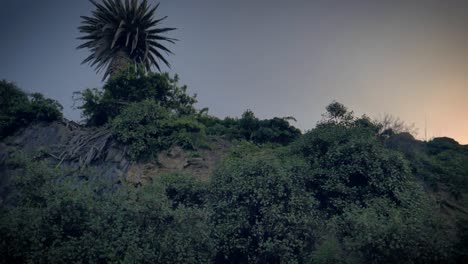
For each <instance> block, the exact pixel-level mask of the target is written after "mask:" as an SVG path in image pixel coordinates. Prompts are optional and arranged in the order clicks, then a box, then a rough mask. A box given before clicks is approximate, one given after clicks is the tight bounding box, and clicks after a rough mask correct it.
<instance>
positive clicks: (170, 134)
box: [112, 99, 204, 160]
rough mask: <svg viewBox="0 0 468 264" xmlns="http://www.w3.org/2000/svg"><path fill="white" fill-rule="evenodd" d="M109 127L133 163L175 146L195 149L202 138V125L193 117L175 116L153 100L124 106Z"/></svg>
mask: <svg viewBox="0 0 468 264" xmlns="http://www.w3.org/2000/svg"><path fill="white" fill-rule="evenodd" d="M112 126H113V131H114V134H115V135H116V137H117V140H119V141H120V142H122V143H124V144H127V145H128V146H129V153H130V156H131V158H132V159H134V160H137V159H144V158H151V157H153V156H154V155H155V154H157V153H158V152H159V151H160V150H163V149H167V148H169V147H170V146H172V145H174V144H178V145H181V146H182V147H184V148H186V149H196V148H197V147H198V146H199V145H200V144H202V141H203V139H204V126H203V125H202V124H200V123H198V122H197V121H196V120H195V118H191V117H189V116H185V117H178V116H177V115H176V114H174V113H173V112H170V111H169V110H168V109H167V108H164V107H162V106H161V105H160V104H159V103H158V102H156V101H155V100H152V99H148V100H144V101H142V102H138V103H132V104H130V105H129V106H127V107H126V108H125V109H124V110H123V111H122V113H121V114H120V115H118V116H117V117H116V118H115V119H114V120H113V122H112Z"/></svg>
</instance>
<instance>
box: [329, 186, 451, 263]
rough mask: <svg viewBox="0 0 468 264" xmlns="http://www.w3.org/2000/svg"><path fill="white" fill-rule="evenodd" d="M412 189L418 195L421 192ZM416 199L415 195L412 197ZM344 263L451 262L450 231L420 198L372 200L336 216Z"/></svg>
mask: <svg viewBox="0 0 468 264" xmlns="http://www.w3.org/2000/svg"><path fill="white" fill-rule="evenodd" d="M414 191H416V192H417V193H419V194H422V193H421V191H418V189H417V188H416V189H415V190H414ZM414 198H416V197H414ZM337 225H338V230H339V231H338V233H339V236H340V237H341V241H342V247H343V248H344V250H345V251H346V252H347V263H382V264H385V263H389V264H390V263H451V261H452V260H453V246H454V242H455V238H454V233H453V231H450V230H448V229H447V228H448V226H447V225H446V224H445V223H444V221H443V220H442V219H440V218H439V217H438V216H436V215H434V214H433V211H432V206H430V205H429V204H428V202H427V201H424V200H423V199H422V197H420V198H419V199H417V198H416V199H415V200H413V201H412V203H411V204H409V205H408V206H396V205H395V204H394V203H392V202H390V201H388V200H387V199H382V198H380V199H376V200H373V201H372V202H370V204H369V206H368V207H365V208H364V207H359V206H351V207H349V208H347V209H346V211H345V213H343V214H342V215H340V216H338V217H337Z"/></svg>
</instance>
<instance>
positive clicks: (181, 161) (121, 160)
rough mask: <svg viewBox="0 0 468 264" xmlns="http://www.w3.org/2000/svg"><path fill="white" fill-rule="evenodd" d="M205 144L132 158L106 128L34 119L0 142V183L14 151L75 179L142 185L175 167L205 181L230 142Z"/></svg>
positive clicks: (8, 171) (6, 178) (5, 176)
mask: <svg viewBox="0 0 468 264" xmlns="http://www.w3.org/2000/svg"><path fill="white" fill-rule="evenodd" d="M211 143H212V144H211V145H212V148H211V149H201V150H198V151H197V152H187V151H184V150H183V149H181V148H180V147H177V146H174V147H172V148H170V149H169V150H166V151H162V152H161V153H159V154H158V156H157V158H155V159H153V160H150V161H148V162H144V163H141V162H132V161H131V160H130V159H129V158H128V156H127V154H126V152H127V148H126V146H123V145H121V144H118V143H117V142H116V141H115V140H114V139H113V137H112V133H111V131H110V130H108V129H106V128H87V127H83V126H80V125H78V124H76V123H74V122H71V121H66V120H64V121H61V122H53V123H38V124H34V125H31V126H29V127H26V128H24V129H23V130H21V131H19V132H18V133H16V134H14V135H13V136H10V137H7V138H6V139H4V140H3V141H2V142H0V173H1V177H0V185H2V186H3V185H4V183H5V182H6V181H7V180H8V175H10V174H11V173H10V172H11V171H10V170H11V169H10V168H8V166H7V164H6V161H7V160H8V158H9V157H11V156H12V155H14V153H15V152H18V151H21V152H23V153H25V154H27V155H28V156H34V157H36V158H38V159H45V160H48V161H49V162H50V163H51V165H53V166H56V167H57V168H60V169H63V170H66V171H70V174H72V175H73V176H76V177H83V178H88V177H98V178H100V179H103V180H106V181H111V182H115V183H118V182H123V181H126V182H130V183H133V184H144V183H145V182H148V181H150V180H151V178H152V177H155V176H156V177H157V176H158V175H160V174H162V173H169V172H178V171H181V172H187V173H190V174H191V175H193V176H195V177H198V178H200V179H205V180H206V179H208V178H209V175H210V174H211V172H212V170H213V169H214V168H215V167H216V165H217V164H218V163H219V162H220V161H221V159H222V158H223V157H224V155H225V153H226V152H227V150H228V148H229V145H230V144H229V142H227V141H225V140H222V139H213V140H212V142H211ZM0 188H1V187H0Z"/></svg>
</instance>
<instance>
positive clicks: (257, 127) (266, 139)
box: [198, 110, 301, 145]
mask: <svg viewBox="0 0 468 264" xmlns="http://www.w3.org/2000/svg"><path fill="white" fill-rule="evenodd" d="M198 120H199V121H200V122H201V123H203V124H204V125H205V126H206V127H207V134H209V135H217V136H226V137H227V138H230V139H239V140H249V141H251V142H254V143H257V144H265V143H274V144H281V145H287V144H289V143H291V142H293V141H294V140H296V139H298V138H299V137H300V136H301V131H300V130H299V129H297V128H295V127H294V126H292V125H291V124H290V123H289V121H290V120H294V118H291V117H286V118H279V117H275V118H273V119H265V120H260V119H258V118H257V117H255V114H254V113H253V112H252V111H250V110H247V111H245V112H244V113H243V114H242V117H241V118H240V119H238V118H231V117H226V118H225V119H223V120H221V119H218V118H215V117H210V116H208V115H200V116H199V117H198Z"/></svg>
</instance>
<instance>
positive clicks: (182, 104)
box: [75, 69, 197, 126]
mask: <svg viewBox="0 0 468 264" xmlns="http://www.w3.org/2000/svg"><path fill="white" fill-rule="evenodd" d="M178 81H179V78H178V76H177V75H175V76H174V77H170V76H169V74H167V73H163V74H160V73H148V74H145V73H144V72H143V71H142V69H140V70H139V71H137V72H133V71H128V72H125V73H123V74H122V75H121V76H119V77H117V78H114V79H111V80H109V81H108V82H107V83H106V84H105V85H104V87H103V89H102V90H100V89H86V90H84V91H83V92H77V93H75V94H76V95H77V98H76V100H78V101H81V102H82V105H81V106H79V107H78V109H81V110H82V111H83V116H84V117H85V118H86V119H87V122H88V124H90V125H97V126H99V125H103V124H105V123H107V122H108V121H110V120H111V119H113V118H115V117H116V116H117V115H119V114H120V113H121V112H122V111H123V109H124V108H125V107H126V106H128V105H129V104H131V103H135V102H141V101H143V100H150V99H151V100H155V101H157V102H158V103H159V104H160V105H161V106H162V107H164V108H166V109H168V111H171V112H174V113H175V114H177V115H192V114H194V113H195V112H196V110H195V108H194V104H195V103H196V102H197V100H196V95H195V96H190V95H188V94H187V86H179V85H178Z"/></svg>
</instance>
